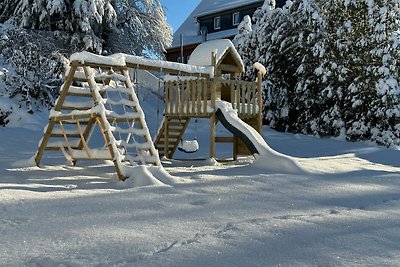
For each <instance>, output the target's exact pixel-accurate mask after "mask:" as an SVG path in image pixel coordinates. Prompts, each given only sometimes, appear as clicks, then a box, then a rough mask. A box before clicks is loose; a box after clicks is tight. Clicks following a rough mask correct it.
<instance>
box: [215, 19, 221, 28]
mask: <svg viewBox="0 0 400 267" xmlns="http://www.w3.org/2000/svg"><path fill="white" fill-rule="evenodd" d="M219 29H221V17H215V18H214V30H219Z"/></svg>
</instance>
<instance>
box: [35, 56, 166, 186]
mask: <svg viewBox="0 0 400 267" xmlns="http://www.w3.org/2000/svg"><path fill="white" fill-rule="evenodd" d="M96 129H97V131H96ZM95 133H97V135H98V136H99V137H100V138H98V139H97V140H96V141H97V143H99V142H98V141H99V139H100V140H101V139H102V140H104V142H102V144H103V146H102V147H100V148H93V147H92V144H91V141H92V140H93V139H95V138H94V137H93V135H94V134H95ZM94 143H96V142H94ZM46 150H60V151H62V152H63V153H64V155H65V157H66V158H67V159H68V160H69V161H71V162H72V163H74V164H76V162H77V161H78V160H81V159H92V160H95V159H98V160H112V161H113V162H114V165H115V168H116V171H117V174H118V177H119V179H120V180H125V179H126V178H127V176H128V174H127V170H128V167H129V166H135V165H137V164H151V165H155V166H159V167H161V163H160V159H159V155H158V152H157V150H156V149H155V146H154V144H153V142H152V140H151V137H150V133H149V130H148V127H147V124H146V121H145V117H144V113H143V110H142V109H141V107H140V104H139V100H138V98H137V95H136V93H135V90H134V86H133V84H132V82H131V80H130V77H129V72H128V69H127V67H126V66H125V65H121V64H104V63H101V64H100V63H96V62H95V60H94V62H91V61H90V60H86V61H85V62H81V61H79V60H75V61H72V62H71V67H70V70H69V73H68V75H67V77H66V81H65V83H64V84H63V86H62V88H61V92H60V97H59V98H58V100H57V102H56V104H55V106H54V108H53V109H52V111H51V112H50V118H49V123H48V126H47V128H46V130H45V133H44V136H43V138H42V140H41V141H40V144H39V148H38V150H37V153H36V155H35V162H36V164H37V165H38V166H39V164H40V162H41V160H42V157H43V154H44V152H45V151H46Z"/></svg>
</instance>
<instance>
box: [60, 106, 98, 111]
mask: <svg viewBox="0 0 400 267" xmlns="http://www.w3.org/2000/svg"><path fill="white" fill-rule="evenodd" d="M91 108H92V107H72V106H62V107H61V109H62V110H89V109H91Z"/></svg>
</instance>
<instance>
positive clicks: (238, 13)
mask: <svg viewBox="0 0 400 267" xmlns="http://www.w3.org/2000/svg"><path fill="white" fill-rule="evenodd" d="M236 16H237V22H236V21H235V17H236ZM239 24H240V12H235V13H233V14H232V25H233V26H236V25H239Z"/></svg>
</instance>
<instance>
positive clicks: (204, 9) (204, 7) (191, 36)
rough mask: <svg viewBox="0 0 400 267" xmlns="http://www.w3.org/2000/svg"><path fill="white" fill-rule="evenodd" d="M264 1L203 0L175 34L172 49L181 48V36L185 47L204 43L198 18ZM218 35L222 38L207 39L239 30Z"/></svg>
mask: <svg viewBox="0 0 400 267" xmlns="http://www.w3.org/2000/svg"><path fill="white" fill-rule="evenodd" d="M263 1H264V0H231V1H229V0H202V1H201V2H200V4H199V5H198V6H197V7H196V8H195V9H194V10H193V11H192V13H191V14H190V15H189V16H188V17H187V18H186V20H185V21H184V22H183V24H182V25H181V26H180V27H179V28H178V30H176V32H175V33H174V38H173V40H172V45H171V47H172V48H173V47H179V46H180V35H181V34H182V35H183V41H184V44H185V45H187V44H195V43H200V42H201V41H202V39H201V36H199V35H198V24H197V17H199V16H204V15H207V14H211V13H214V12H221V11H224V10H229V9H233V8H237V7H240V6H245V5H249V4H253V3H257V2H263ZM232 30H233V31H232ZM218 33H219V35H221V36H219V37H213V36H212V34H208V35H207V39H208V40H213V39H217V38H226V37H229V36H232V35H236V34H237V29H236V28H235V29H231V30H226V31H221V32H218Z"/></svg>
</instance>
